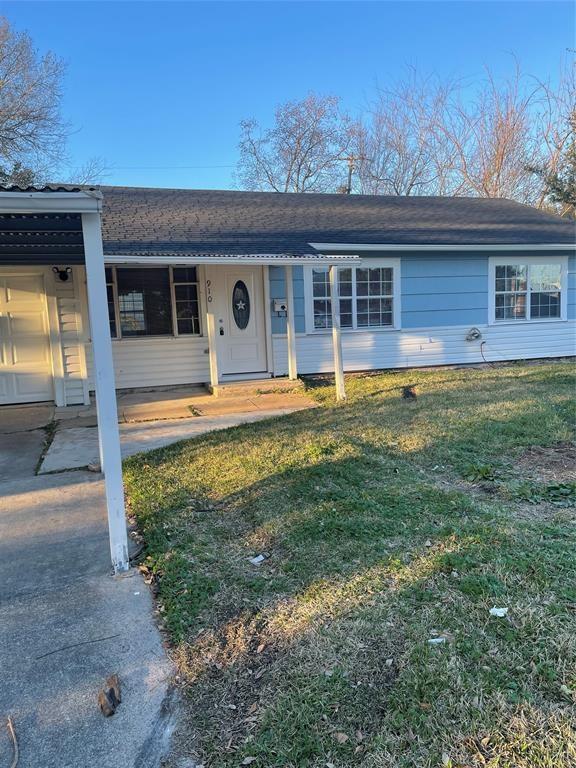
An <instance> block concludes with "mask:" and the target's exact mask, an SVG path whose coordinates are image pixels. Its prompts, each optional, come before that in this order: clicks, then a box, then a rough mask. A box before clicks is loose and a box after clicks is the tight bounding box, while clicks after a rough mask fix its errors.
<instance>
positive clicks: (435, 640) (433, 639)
mask: <svg viewBox="0 0 576 768" xmlns="http://www.w3.org/2000/svg"><path fill="white" fill-rule="evenodd" d="M445 642H446V638H445V637H431V638H430V640H428V645H442V643H445Z"/></svg>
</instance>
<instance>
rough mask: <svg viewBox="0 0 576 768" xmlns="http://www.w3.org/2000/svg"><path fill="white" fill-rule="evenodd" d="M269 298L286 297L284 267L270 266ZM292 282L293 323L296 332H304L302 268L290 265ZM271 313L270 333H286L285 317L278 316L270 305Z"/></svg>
mask: <svg viewBox="0 0 576 768" xmlns="http://www.w3.org/2000/svg"><path fill="white" fill-rule="evenodd" d="M269 274H270V299H271V302H272V301H273V300H274V299H285V298H286V281H285V280H284V275H285V271H284V267H274V266H272V267H270V268H269ZM292 282H293V283H294V325H295V326H296V333H305V331H306V318H305V309H304V268H303V267H298V266H296V267H292ZM270 312H271V315H272V333H286V317H284V316H279V315H278V314H277V313H276V312H274V311H273V305H272V306H271V307H270Z"/></svg>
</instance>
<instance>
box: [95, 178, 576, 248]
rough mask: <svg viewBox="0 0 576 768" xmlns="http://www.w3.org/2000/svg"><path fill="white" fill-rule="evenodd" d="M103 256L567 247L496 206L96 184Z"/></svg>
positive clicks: (504, 205) (515, 208)
mask: <svg viewBox="0 0 576 768" xmlns="http://www.w3.org/2000/svg"><path fill="white" fill-rule="evenodd" d="M101 189H102V192H103V195H104V212H103V237H104V250H105V253H106V254H108V255H122V254H128V253H143V252H145V253H146V254H147V255H152V254H154V253H155V252H158V253H160V252H161V253H171V254H185V253H205V254H221V253H224V254H246V253H253V254H258V253H260V254H261V253H292V254H303V253H311V252H313V249H312V248H311V247H310V246H309V243H310V242H334V243H336V242H338V243H371V244H376V243H383V244H398V245H402V244H404V245H425V244H426V245H428V244H432V245H433V244H436V245H452V246H458V245H509V244H526V245H535V244H551V243H557V244H566V245H571V244H573V243H574V234H575V232H574V222H569V221H567V220H565V219H561V218H560V217H558V216H554V215H551V214H547V213H543V212H542V211H539V210H537V209H535V208H531V207H529V206H526V205H520V204H519V203H516V202H512V201H510V200H504V199H482V198H472V197H389V196H371V195H336V194H333V195H329V194H310V193H307V194H293V193H278V192H233V191H219V190H194V189H149V188H139V187H102V188H101Z"/></svg>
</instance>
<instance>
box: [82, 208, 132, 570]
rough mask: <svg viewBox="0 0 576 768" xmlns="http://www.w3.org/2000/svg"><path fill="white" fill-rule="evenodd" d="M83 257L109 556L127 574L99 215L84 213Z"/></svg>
mask: <svg viewBox="0 0 576 768" xmlns="http://www.w3.org/2000/svg"><path fill="white" fill-rule="evenodd" d="M82 231H83V235H84V254H85V259H86V287H87V292H88V311H89V315H90V331H91V336H92V354H93V358H94V383H95V389H96V410H97V414H98V439H99V441H100V458H101V462H102V472H103V473H104V485H105V489H106V504H107V507H108V532H109V536H110V553H111V555H112V564H113V566H114V572H115V573H121V572H123V571H127V570H128V568H129V559H128V536H127V533H126V513H125V509H124V486H123V484H122V458H121V454H120V433H119V430H118V413H117V409H116V385H115V380H114V362H113V359H112V341H111V339H110V324H109V321H108V299H107V295H106V277H105V274H104V253H103V250H102V232H101V228H100V214H99V213H83V214H82Z"/></svg>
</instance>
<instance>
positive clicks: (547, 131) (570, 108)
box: [528, 60, 576, 216]
mask: <svg viewBox="0 0 576 768" xmlns="http://www.w3.org/2000/svg"><path fill="white" fill-rule="evenodd" d="M539 85H540V90H541V92H542V94H543V97H542V104H541V109H540V111H539V113H538V115H537V121H536V131H537V135H538V136H539V137H540V139H541V151H540V155H539V157H535V158H533V160H532V162H531V163H530V164H529V166H528V170H529V171H530V172H531V173H533V174H534V175H535V176H536V177H537V178H538V179H539V181H540V182H541V187H540V190H539V194H538V199H537V200H536V202H535V204H536V205H537V206H538V207H548V206H551V207H552V209H553V210H555V211H557V212H559V213H560V214H561V215H572V216H573V215H574V211H575V209H576V200H575V193H574V186H575V180H574V177H575V175H576V167H575V166H576V62H575V61H574V60H572V61H565V62H564V63H563V66H562V68H561V71H560V76H559V78H558V82H557V84H556V85H555V86H552V85H551V84H550V82H545V83H544V82H540V83H539Z"/></svg>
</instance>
